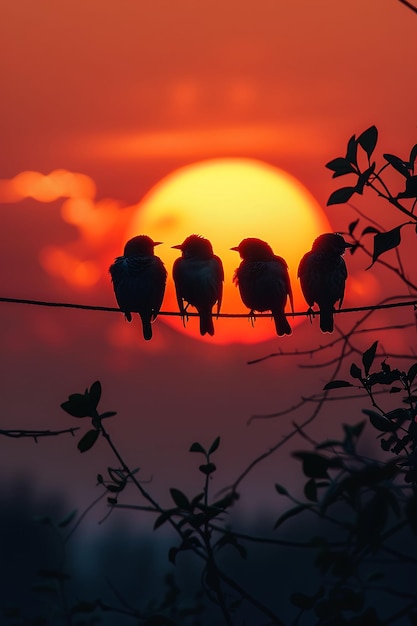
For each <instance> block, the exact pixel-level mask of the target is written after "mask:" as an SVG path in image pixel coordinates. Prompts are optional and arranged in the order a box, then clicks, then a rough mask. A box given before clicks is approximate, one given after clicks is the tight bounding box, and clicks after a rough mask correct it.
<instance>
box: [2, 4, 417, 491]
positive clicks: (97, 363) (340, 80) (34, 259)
mask: <svg viewBox="0 0 417 626" xmlns="http://www.w3.org/2000/svg"><path fill="white" fill-rule="evenodd" d="M416 28H417V16H415V15H414V14H413V13H412V12H411V11H409V10H408V9H406V8H405V7H404V6H403V5H402V4H401V3H400V2H397V1H396V0H351V1H349V2H344V3H342V2H334V1H333V0H321V1H317V2H301V1H298V0H293V1H292V2H284V1H283V0H256V1H255V0H244V1H239V2H238V1H236V0H228V1H227V2H224V1H220V0H215V1H213V0H210V2H206V1H205V0H200V1H199V2H197V3H196V2H193V1H191V0H188V1H185V0H175V2H173V1H172V0H165V1H162V0H153V2H146V3H145V2H131V1H130V0H120V1H119V2H117V3H115V2H110V1H107V0H90V1H89V2H85V1H84V0H70V1H67V0H62V1H60V2H59V3H53V2H50V1H48V0H38V1H37V2H33V1H32V0H21V1H20V2H15V0H2V1H1V2H0V46H1V54H0V93H1V99H0V137H1V138H2V142H1V144H2V151H1V155H0V179H2V181H3V182H2V183H1V184H0V202H1V204H0V211H1V217H2V246H1V249H0V262H1V265H2V267H3V268H4V270H3V272H2V275H1V277H0V295H2V296H10V297H16V298H19V297H21V298H34V299H40V300H51V301H72V302H74V301H76V302H82V303H91V304H103V305H108V306H114V297H113V293H112V290H111V285H110V283H109V280H108V276H107V272H106V268H107V267H108V265H109V264H110V262H112V259H113V257H114V255H115V254H117V253H119V251H120V248H121V245H122V243H123V233H124V230H125V228H126V224H127V222H128V219H129V218H130V217H131V215H132V207H133V206H134V205H136V204H137V203H138V202H139V201H140V200H141V198H142V197H143V196H144V195H145V194H146V193H147V192H148V191H149V190H150V189H152V187H153V186H154V185H155V184H156V183H157V182H158V181H160V180H161V178H163V177H164V176H166V175H168V174H170V173H172V172H173V171H175V170H176V169H177V168H179V167H181V166H184V165H187V164H191V163H194V162H196V161H199V160H203V159H205V158H212V157H225V156H231V157H233V156H236V157H242V156H243V157H249V158H256V159H260V160H263V161H265V162H266V163H268V164H271V165H274V166H276V167H279V168H281V169H283V170H286V171H287V172H289V173H290V174H292V175H293V176H295V177H296V178H298V179H299V180H300V181H301V182H302V183H303V185H304V186H305V187H306V188H307V189H308V190H309V191H310V193H312V194H313V196H314V197H315V198H316V200H317V201H318V202H319V204H320V205H321V206H322V207H323V209H326V206H325V205H326V201H327V198H328V196H329V194H330V193H331V191H333V190H334V189H335V188H336V186H337V181H333V180H332V179H331V175H330V172H329V171H328V170H326V169H325V167H324V165H325V163H326V162H328V161H329V160H330V159H332V158H334V157H336V156H339V155H342V154H343V153H344V150H345V145H346V141H347V139H348V138H349V137H350V136H351V135H352V134H353V133H356V134H359V133H360V132H361V131H362V130H364V129H365V128H367V127H368V126H370V125H371V124H375V125H376V126H377V127H378V129H379V131H380V143H381V149H380V153H381V152H391V153H395V154H398V155H400V156H404V157H406V156H408V150H409V149H410V147H411V146H412V145H413V144H414V143H416V134H417V133H416V117H415V111H416V95H417V93H416V86H415V80H414V74H413V62H414V59H415V52H416V43H415V42H416ZM27 170H32V171H35V172H40V173H41V174H49V173H50V172H51V171H54V170H65V171H68V172H74V173H79V174H81V175H83V177H84V178H81V177H79V178H78V179H77V180H84V182H85V183H86V184H88V185H90V187H89V189H90V191H91V197H92V198H93V206H94V216H93V217H94V219H95V222H94V224H95V226H94V228H95V230H94V232H93V231H92V230H91V228H90V230H88V229H86V228H84V230H83V227H82V226H80V224H74V223H69V222H68V219H67V221H65V212H64V213H61V208H62V205H63V202H64V200H65V198H60V197H58V198H56V199H54V200H53V201H51V202H39V201H37V200H35V199H33V198H27V199H23V200H21V201H16V202H12V201H11V200H12V199H13V198H12V197H11V196H10V185H9V183H8V182H7V181H8V180H9V179H13V178H14V177H15V176H17V175H18V174H19V173H20V172H24V171H27ZM80 184H81V183H80ZM2 194H3V195H2ZM15 199H16V198H15ZM362 206H363V205H362ZM369 208H372V207H369ZM326 212H327V214H328V218H329V220H330V223H331V224H332V227H333V228H334V229H335V230H346V226H347V224H348V223H349V222H350V221H351V220H352V219H354V218H355V217H356V214H355V213H354V212H353V211H351V210H348V209H346V208H345V207H331V208H329V209H326ZM67 217H68V216H67ZM394 217H395V216H394ZM389 219H390V218H389V216H388V220H389ZM103 224H105V225H106V228H104V226H103ZM202 234H204V233H202ZM248 235H250V233H248ZM265 238H267V234H266V235H265ZM175 243H178V242H175ZM236 243H237V242H232V244H236ZM56 249H59V250H61V253H62V254H64V255H66V256H65V258H66V259H67V260H68V258H70V259H71V258H73V257H76V258H78V259H81V260H82V261H83V262H86V263H87V264H88V263H97V259H99V264H98V266H99V268H101V269H100V271H101V274H100V277H99V280H97V281H96V282H95V283H94V284H91V285H89V284H86V285H84V286H82V285H79V284H78V285H76V284H73V285H71V284H69V283H68V282H67V281H65V280H64V279H63V278H62V276H60V275H53V274H51V273H50V272H48V271H47V265H48V263H47V262H46V261H45V258H46V257H45V254H47V253H48V251H49V252H51V250H55V251H56ZM45 251H46V252H45ZM48 258H51V257H48ZM347 262H348V264H351V266H352V274H354V273H355V272H362V271H363V270H364V268H365V267H366V265H367V264H368V263H367V261H365V260H364V258H358V259H356V257H355V259H352V260H351V259H350V258H348V259H347ZM363 276H364V275H363ZM375 276H376V278H374V279H370V283H369V284H368V283H367V287H366V290H365V291H366V292H365V294H362V295H363V298H365V299H366V295H368V294H370V293H373V290H374V294H375V296H378V297H384V296H385V295H387V296H388V295H390V294H391V293H392V290H391V285H390V283H389V282H387V281H385V282H384V283H383V284H382V283H381V282H379V283H378V281H379V278H378V277H379V275H378V273H376V274H375ZM364 280H365V279H364ZM392 289H394V293H396V291H395V288H394V287H392ZM351 297H352V299H351V301H350V302H348V304H350V305H352V306H353V305H354V304H355V303H356V302H355V301H354V300H353V295H352V296H351ZM357 297H359V296H357ZM362 303H365V302H364V301H363V300H362ZM371 303H372V302H371ZM0 314H1V320H2V322H1V327H0V329H1V330H0V332H1V334H2V346H3V348H2V357H1V366H0V367H1V372H0V375H1V379H2V381H3V384H4V389H3V393H2V395H3V402H2V409H3V411H2V413H3V419H2V427H4V428H6V427H19V426H26V427H29V425H32V426H33V427H37V426H40V425H42V426H45V427H60V426H64V425H71V424H72V421H71V420H70V419H69V418H67V417H66V416H65V415H64V414H63V413H61V411H60V409H59V404H60V403H61V402H62V401H63V400H64V399H65V398H66V396H67V395H68V393H71V392H74V391H78V390H82V389H83V388H84V387H85V386H86V385H89V384H91V382H93V380H95V379H97V378H99V379H101V380H102V382H103V385H104V389H105V392H104V400H103V401H104V403H105V405H106V406H105V407H103V408H109V409H116V410H119V411H120V417H119V418H117V419H119V420H120V421H119V422H118V424H117V425H116V422H114V423H113V425H112V427H113V428H114V430H115V433H116V435H115V436H116V437H117V439H118V440H119V441H120V443H121V445H124V446H125V447H126V450H127V456H128V458H129V459H130V460H131V462H132V464H134V465H140V466H141V467H142V468H143V472H144V476H147V477H149V476H150V475H153V476H154V480H155V485H157V486H158V488H159V489H161V491H164V490H165V489H166V490H167V489H168V487H169V486H172V485H171V484H168V483H167V480H168V482H169V478H167V477H166V476H164V470H166V469H167V468H168V470H169V471H170V469H169V468H170V467H171V466H172V465H175V467H176V472H177V474H178V485H177V486H181V485H183V486H184V485H187V484H189V482H190V480H191V479H190V478H189V472H190V468H191V469H192V468H193V465H192V461H193V460H192V459H191V460H190V459H189V458H188V456H187V453H186V450H187V449H188V446H189V444H190V443H191V442H192V441H194V440H196V439H200V440H201V441H202V443H206V442H207V441H208V440H210V439H212V438H214V437H215V436H216V435H217V434H220V435H221V436H222V437H223V440H224V446H223V452H221V453H220V454H221V459H222V460H223V462H224V464H225V466H226V469H225V470H224V476H228V477H230V478H232V477H234V476H235V475H236V474H237V473H238V472H239V471H240V469H241V468H243V467H244V466H245V465H246V463H247V462H248V461H249V460H250V459H251V458H252V457H253V456H254V454H256V453H258V452H262V451H263V450H264V449H266V448H267V447H268V446H269V445H270V444H271V443H273V442H275V441H277V440H279V438H280V436H281V435H282V434H283V433H285V432H287V431H288V430H289V429H290V421H291V420H290V417H286V418H283V420H282V421H280V422H277V421H274V422H272V423H268V424H267V425H266V424H265V423H258V424H255V425H253V426H251V427H250V428H249V429H248V428H247V427H246V425H245V424H246V420H247V418H248V417H249V416H250V415H251V414H252V413H263V412H271V411H274V410H277V407H285V406H290V405H292V404H294V403H296V402H297V401H298V398H299V396H300V393H302V394H305V393H312V392H315V391H319V389H320V388H321V386H322V384H323V383H325V382H327V379H326V374H325V373H322V372H321V371H320V370H319V371H318V372H313V373H312V375H311V376H310V375H309V376H307V377H306V376H305V374H303V377H302V383H300V381H299V378H298V376H299V372H300V370H299V369H298V368H297V367H296V366H297V359H292V360H289V359H287V360H286V361H285V363H283V360H278V359H275V360H272V361H269V362H267V363H265V364H263V365H258V366H250V367H249V366H247V365H246V361H247V360H249V359H251V358H254V357H257V356H262V355H264V354H268V353H270V352H274V351H277V350H278V349H279V347H280V346H282V345H283V342H279V341H278V340H277V339H276V340H272V341H270V342H267V343H263V344H260V345H256V344H255V345H252V346H232V347H225V346H215V345H210V343H209V342H204V343H202V342H196V341H194V340H193V339H190V338H187V337H186V336H184V335H178V334H177V333H175V332H174V331H173V330H171V329H169V328H167V327H166V326H165V325H164V324H163V323H162V322H161V323H158V327H157V332H155V334H156V335H157V337H156V338H155V341H153V342H152V345H151V346H149V345H144V343H143V342H142V341H140V337H138V336H137V335H136V334H137V333H138V332H139V331H138V327H137V326H136V327H133V326H132V327H129V328H126V330H124V331H123V332H124V335H125V336H126V332H127V331H129V332H130V333H131V335H132V337H133V339H132V343H131V345H129V343H128V342H126V341H125V342H124V343H122V344H120V343H118V342H117V341H112V337H113V334H112V332H113V331H112V328H113V327H114V324H116V318H115V317H114V315H113V314H104V313H92V312H88V313H87V312H78V311H62V310H56V309H40V308H35V307H30V308H29V307H24V306H19V305H12V304H1V303H0ZM385 319H386V318H385ZM220 322H221V320H220V321H219V322H218V323H220ZM119 323H120V324H122V320H120V322H119ZM223 323H228V322H227V320H224V321H223ZM242 323H243V322H242ZM245 323H246V322H245ZM259 323H260V322H259ZM250 331H251V329H250V327H249V326H248V332H250ZM318 342H323V337H322V336H321V335H320V334H319V332H318V330H317V326H315V327H313V328H311V327H309V325H308V324H307V323H306V324H304V325H303V326H302V327H300V328H298V329H297V331H296V333H294V336H293V337H292V338H291V339H288V341H287V343H286V344H285V347H288V349H291V350H292V349H296V348H298V349H301V348H302V347H305V345H306V344H308V345H309V346H311V345H317V343H318ZM369 343H371V341H369ZM400 343H401V342H400ZM404 344H405V345H406V344H407V342H406V341H405V340H404ZM365 347H366V346H365ZM300 384H302V388H301V389H300ZM359 419H360V417H359V416H358V420H359ZM358 420H357V421H358ZM119 424H121V425H122V426H120V427H119ZM77 425H78V424H77ZM3 445H4V446H5V447H6V446H7V449H6V452H5V453H4V456H3V458H4V459H7V463H8V470H7V472H8V473H9V474H14V473H15V472H19V471H20V469H21V468H23V467H28V466H29V467H30V468H31V471H32V472H33V474H34V475H35V476H38V477H39V481H40V483H41V484H43V485H45V486H46V487H51V488H55V489H58V488H59V486H60V484H61V482H62V480H63V477H65V479H67V477H68V473H69V469H71V471H72V472H73V481H74V482H73V484H78V482H79V484H83V485H85V484H86V482H88V478H87V477H89V478H90V481H89V483H88V485H87V491H88V493H87V496H86V500H88V499H89V497H90V496H91V494H92V493H93V490H94V476H95V472H96V471H98V470H99V469H100V467H98V466H99V465H100V460H101V459H102V458H103V459H104V452H100V451H99V452H98V454H97V456H94V452H92V453H90V455H86V458H81V457H80V455H79V453H78V451H77V450H76V449H75V444H74V445H73V442H70V441H67V440H64V439H63V440H55V441H51V440H49V441H44V442H42V443H40V444H39V445H38V446H35V445H34V444H32V443H31V442H23V443H22V442H16V441H9V440H7V441H6V440H3ZM100 450H101V449H100ZM87 457H89V458H87ZM93 457H94V458H93ZM3 462H5V461H3ZM28 462H29V463H28ZM103 462H104V461H103ZM282 464H283V461H282V460H281V461H277V468H279V467H280V466H281V467H282ZM51 468H52V470H53V471H51ZM277 471H278V470H277ZM276 479H277V480H278V476H277V477H276ZM225 480H226V478H225ZM254 481H255V483H256V477H255V478H254ZM89 486H91V490H88V487H89ZM73 496H74V494H73V493H72V494H71V490H70V497H73Z"/></svg>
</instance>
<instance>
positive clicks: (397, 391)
mask: <svg viewBox="0 0 417 626" xmlns="http://www.w3.org/2000/svg"><path fill="white" fill-rule="evenodd" d="M401 391H404V389H403V388H402V387H391V389H390V390H389V393H400V392H401Z"/></svg>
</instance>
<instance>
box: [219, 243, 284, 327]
mask: <svg viewBox="0 0 417 626" xmlns="http://www.w3.org/2000/svg"><path fill="white" fill-rule="evenodd" d="M231 250H235V251H236V252H239V254H240V256H241V258H242V262H241V263H240V265H239V267H238V268H237V269H236V271H235V274H234V277H233V282H235V283H236V284H237V286H238V288H239V292H240V297H241V298H242V301H243V303H244V304H245V305H246V306H247V307H248V308H249V309H250V314H249V315H250V317H251V318H252V319H253V318H254V312H255V311H260V312H263V311H271V313H272V317H273V318H274V322H275V328H276V332H277V335H279V336H282V335H291V333H292V330H291V326H290V325H289V323H288V320H287V318H286V316H285V313H284V310H285V305H286V303H287V298H289V301H290V304H291V310H292V311H293V312H294V305H293V297H292V290H291V283H290V277H289V274H288V266H287V263H286V262H285V261H284V259H283V258H282V257H280V256H277V255H276V254H274V252H273V250H272V248H271V246H270V245H269V244H268V243H267V242H266V241H263V240H262V239H257V238H256V237H248V238H246V239H243V240H242V241H241V242H240V244H239V245H238V246H236V247H234V248H231Z"/></svg>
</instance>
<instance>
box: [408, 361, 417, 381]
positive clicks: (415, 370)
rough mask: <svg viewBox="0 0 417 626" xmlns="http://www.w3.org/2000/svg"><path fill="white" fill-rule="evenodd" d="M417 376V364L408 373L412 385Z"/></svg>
mask: <svg viewBox="0 0 417 626" xmlns="http://www.w3.org/2000/svg"><path fill="white" fill-rule="evenodd" d="M416 375H417V363H413V365H412V366H411V367H410V369H409V370H408V372H407V378H408V382H409V383H410V384H411V383H412V382H413V380H414V379H415V377H416Z"/></svg>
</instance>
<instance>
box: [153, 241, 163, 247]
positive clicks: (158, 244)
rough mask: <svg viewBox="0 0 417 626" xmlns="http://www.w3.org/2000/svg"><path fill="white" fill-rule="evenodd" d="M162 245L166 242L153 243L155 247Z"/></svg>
mask: <svg viewBox="0 0 417 626" xmlns="http://www.w3.org/2000/svg"><path fill="white" fill-rule="evenodd" d="M161 243H164V242H163V241H154V242H153V245H154V246H160V245H161Z"/></svg>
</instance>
